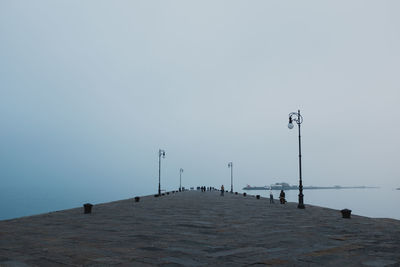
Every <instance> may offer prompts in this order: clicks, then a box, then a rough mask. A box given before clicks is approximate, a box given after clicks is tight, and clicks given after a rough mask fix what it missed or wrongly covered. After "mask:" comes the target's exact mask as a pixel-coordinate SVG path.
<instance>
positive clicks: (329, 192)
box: [241, 188, 400, 220]
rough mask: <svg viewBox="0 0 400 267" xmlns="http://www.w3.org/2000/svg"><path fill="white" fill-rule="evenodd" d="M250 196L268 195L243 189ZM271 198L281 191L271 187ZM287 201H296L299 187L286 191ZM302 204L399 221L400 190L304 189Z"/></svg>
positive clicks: (267, 193) (276, 196)
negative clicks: (348, 210)
mask: <svg viewBox="0 0 400 267" xmlns="http://www.w3.org/2000/svg"><path fill="white" fill-rule="evenodd" d="M241 192H246V193H248V194H251V195H260V196H263V197H269V190H268V191H265V190H260V191H259V190H248V191H243V190H241ZM272 192H273V194H274V198H275V199H278V198H279V193H280V191H278V190H273V191H272ZM285 194H286V200H287V201H289V202H298V194H299V191H298V190H287V191H285ZM303 194H304V203H305V205H307V204H311V205H315V206H322V207H327V208H332V209H338V210H341V209H345V208H347V209H350V210H352V214H356V215H361V216H367V217H373V218H393V219H397V220H400V208H399V204H400V190H396V189H395V188H364V189H320V190H319V189H309V190H304V191H303Z"/></svg>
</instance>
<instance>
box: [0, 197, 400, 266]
mask: <svg viewBox="0 0 400 267" xmlns="http://www.w3.org/2000/svg"><path fill="white" fill-rule="evenodd" d="M275 202H277V201H275ZM82 204H83V203H82ZM343 208H345V207H343ZM350 208H351V207H350ZM65 265H66V266H68V265H70V266H110V265H118V266H154V265H155V266H157V265H158V266H262V265H270V266H399V265H400V221H398V220H393V219H373V218H367V217H361V216H355V215H352V216H351V219H343V218H342V216H341V213H340V211H338V210H333V209H327V208H322V207H317V206H311V205H306V209H305V210H301V209H297V204H296V203H287V204H285V205H281V204H278V203H275V204H269V199H265V198H261V199H256V197H254V196H249V195H247V196H246V197H244V196H243V195H242V194H238V195H235V194H231V193H225V196H224V197H221V196H220V195H219V192H217V191H213V192H209V191H207V192H200V191H185V192H178V193H170V194H168V195H167V194H166V195H165V196H162V197H154V196H144V197H141V198H140V201H139V202H135V199H134V198H132V199H127V200H121V201H116V202H111V203H104V204H98V205H94V206H93V208H92V213H91V214H84V213H83V207H80V208H76V209H70V210H64V211H58V212H52V213H48V214H42V215H37V216H30V217H24V218H19V219H14V220H6V221H0V266H65Z"/></svg>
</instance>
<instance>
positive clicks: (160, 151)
mask: <svg viewBox="0 0 400 267" xmlns="http://www.w3.org/2000/svg"><path fill="white" fill-rule="evenodd" d="M161 156H162V157H163V159H165V150H162V149H160V150H158V195H159V196H161Z"/></svg>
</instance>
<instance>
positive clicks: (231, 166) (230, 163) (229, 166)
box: [228, 162, 233, 193]
mask: <svg viewBox="0 0 400 267" xmlns="http://www.w3.org/2000/svg"><path fill="white" fill-rule="evenodd" d="M228 168H231V193H233V163H232V162H229V163H228Z"/></svg>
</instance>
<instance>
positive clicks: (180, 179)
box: [179, 168, 183, 192]
mask: <svg viewBox="0 0 400 267" xmlns="http://www.w3.org/2000/svg"><path fill="white" fill-rule="evenodd" d="M182 173H183V169H182V168H180V169H179V192H181V191H182Z"/></svg>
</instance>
